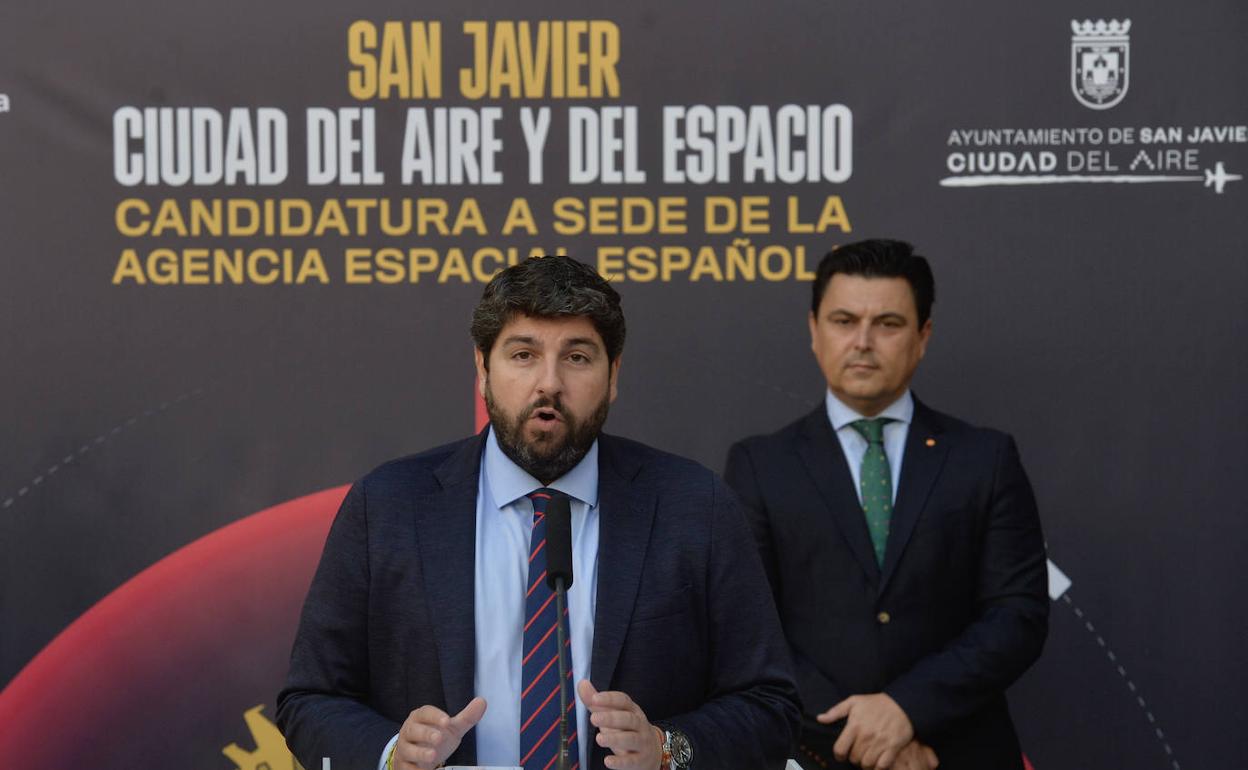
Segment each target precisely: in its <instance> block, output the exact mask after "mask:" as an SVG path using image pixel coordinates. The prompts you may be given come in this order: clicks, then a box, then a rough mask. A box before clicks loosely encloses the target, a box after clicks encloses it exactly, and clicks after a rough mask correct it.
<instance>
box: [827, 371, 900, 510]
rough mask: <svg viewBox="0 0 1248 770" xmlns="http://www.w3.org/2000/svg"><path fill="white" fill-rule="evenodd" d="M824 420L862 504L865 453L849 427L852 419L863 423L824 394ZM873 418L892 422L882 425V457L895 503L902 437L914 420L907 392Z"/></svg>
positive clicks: (863, 441)
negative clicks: (834, 437) (887, 471)
mask: <svg viewBox="0 0 1248 770" xmlns="http://www.w3.org/2000/svg"><path fill="white" fill-rule="evenodd" d="M827 408H828V421H829V422H830V423H832V430H834V431H836V437H837V439H839V440H840V442H841V449H842V451H844V452H845V459H846V460H847V461H848V462H849V472H850V474H851V475H853V477H854V491H855V492H857V494H858V502H859V503H861V502H862V479H861V476H862V456H863V455H865V454H866V453H867V440H866V439H865V438H863V437H862V434H860V433H859V432H858V431H856V430H854V429H853V427H851V426H850V423H852V422H854V421H855V420H867V419H870V418H868V417H864V416H862V415H861V414H858V412H856V411H854V410H853V409H851V408H850V407H848V406H846V405H845V404H844V402H842V401H841V400H840V399H838V398H837V397H836V396H834V395H832V391H828V396H827ZM876 417H888V418H890V419H891V420H892V422H887V423H884V454H885V455H886V456H887V457H888V469H889V471H890V472H891V473H892V476H893V502H894V503H896V502H897V485H898V483H899V482H900V481H901V458H902V456H903V455H905V452H906V436H907V435H908V434H909V433H910V421H911V420H913V419H914V397H913V396H911V395H910V391H909V390H907V391H906V392H905V393H902V394H901V398H898V399H897V400H896V401H894V402H893V403H891V404H889V405H888V406H887V407H886V408H885V409H884V411H882V412H880V413H879V414H877V415H876Z"/></svg>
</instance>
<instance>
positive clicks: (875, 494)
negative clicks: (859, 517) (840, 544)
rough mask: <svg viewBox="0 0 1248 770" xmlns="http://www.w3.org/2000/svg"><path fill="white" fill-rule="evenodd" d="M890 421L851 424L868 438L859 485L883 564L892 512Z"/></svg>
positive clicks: (882, 564) (876, 548) (878, 555)
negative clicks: (887, 432) (887, 444)
mask: <svg viewBox="0 0 1248 770" xmlns="http://www.w3.org/2000/svg"><path fill="white" fill-rule="evenodd" d="M888 422H892V420H891V419H889V418H887V417H876V418H875V419H873V420H855V421H854V422H851V423H850V424H849V426H850V427H851V428H853V429H854V430H856V431H858V435H860V436H862V437H863V438H864V439H866V440H867V451H866V452H865V453H864V454H863V455H862V468H861V470H860V471H859V474H858V487H859V489H860V490H861V491H862V511H863V513H865V514H866V515H867V530H868V531H869V532H870V533H871V545H872V546H873V547H874V548H875V561H876V563H878V564H879V565H880V566H881V567H882V566H884V546H885V545H887V543H888V520H889V518H891V517H892V514H893V472H892V469H890V468H889V467H888V455H887V454H885V452H884V424H885V423H888Z"/></svg>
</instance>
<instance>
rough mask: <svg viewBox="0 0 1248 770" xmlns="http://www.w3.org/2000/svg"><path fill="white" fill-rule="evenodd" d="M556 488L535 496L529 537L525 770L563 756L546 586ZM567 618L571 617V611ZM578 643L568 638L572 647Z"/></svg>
mask: <svg viewBox="0 0 1248 770" xmlns="http://www.w3.org/2000/svg"><path fill="white" fill-rule="evenodd" d="M552 493H553V490H550V489H544V488H543V489H539V490H537V491H535V492H533V493H531V494H529V499H530V500H532V501H533V534H532V536H531V537H530V539H529V585H528V588H527V594H526V595H525V600H524V663H523V665H522V667H521V686H522V687H523V688H524V689H523V690H522V691H521V693H520V764H521V765H523V766H524V770H551V768H553V767H555V763H556V761H557V760H558V758H559V708H560V698H559V655H558V650H559V641H558V638H559V632H558V631H557V630H556V623H555V619H556V617H557V613H556V610H555V604H556V602H555V592H554V591H552V590H550V588H549V587H548V586H547V585H546V503H547V502H549V500H550V497H551V494H552ZM564 617H565V618H566V617H567V612H566V610H565V612H564ZM571 644H572V640H571V639H570V638H569V639H568V647H569V648H570V647H571ZM571 653H572V651H571V649H569V650H568V652H567V656H568V679H567V681H565V682H564V683H563V686H564V687H566V688H568V711H569V713H570V715H571V716H569V725H568V726H569V728H570V729H569V733H570V734H569V735H568V758H569V761H570V762H571V764H570V767H571V768H572V770H578V768H579V766H580V762H579V760H578V758H579V754H578V750H577V744H576V699H575V697H574V695H573V693H572V692H571V690H572V682H571V680H572V654H571Z"/></svg>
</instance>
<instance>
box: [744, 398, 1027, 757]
mask: <svg viewBox="0 0 1248 770" xmlns="http://www.w3.org/2000/svg"><path fill="white" fill-rule="evenodd" d="M725 479H726V480H727V481H728V483H729V485H730V486H732V487H733V488H734V489H735V490H736V491H737V492H738V493H739V494H740V495H741V496H742V498H743V499H744V500H745V502H746V504H747V508H748V509H749V513H750V517H751V524H752V528H753V530H754V535H755V537H756V539H757V541H758V545H759V549H760V551H761V553H762V555H763V562H764V565H765V568H766V571H767V575H768V578H769V580H770V582H771V586H772V590H773V592H774V593H775V596H776V604H777V606H778V607H779V610H780V618H781V624H782V625H783V626H784V630H785V634H786V636H787V638H788V643H789V648H790V650H791V651H792V654H793V656H794V664H795V666H796V670H797V677H798V689H799V692H800V693H801V696H802V700H803V702H804V704H805V714H804V716H803V731H802V733H803V739H802V743H803V745H804V746H805V747H806V751H799V754H802V755H803V756H806V758H809V753H810V751H814V752H816V753H818V754H820V755H821V758H822V759H823V760H825V761H827V762H828V763H829V764H830V765H835V764H836V763H835V759H834V758H832V757H831V751H830V749H831V746H832V742H833V739H834V738H835V735H836V730H837V729H839V726H837V728H836V729H829V728H825V727H823V726H821V725H819V724H818V723H816V722H815V721H814V715H816V714H818V713H820V712H822V711H824V710H826V709H828V708H829V707H831V706H832V705H833V704H835V703H837V702H838V701H840V700H841V699H843V698H845V697H847V696H849V695H853V694H858V693H872V692H881V691H882V692H886V693H888V694H889V695H890V696H891V697H892V698H893V699H894V700H896V701H897V703H898V704H899V705H900V706H901V707H902V709H903V710H904V711H905V712H906V714H907V716H909V718H910V721H911V722H912V724H913V725H914V730H915V734H916V735H917V736H918V738H919V739H920V740H922V741H924V742H925V743H928V744H930V745H931V746H932V747H933V748H934V749H935V751H936V753H937V755H938V756H939V758H940V760H941V769H942V770H957V768H985V769H989V768H990V769H991V770H997V769H998V768H1009V767H1021V757H1020V751H1019V746H1018V739H1017V737H1016V735H1015V732H1014V727H1013V724H1012V722H1011V720H1010V716H1009V712H1008V710H1007V707H1006V701H1005V689H1006V687H1008V686H1009V685H1010V684H1011V683H1012V682H1013V681H1014V680H1015V679H1017V678H1018V677H1019V676H1020V675H1021V674H1022V673H1023V671H1025V670H1026V669H1027V667H1028V666H1030V665H1031V664H1032V662H1034V661H1035V659H1036V658H1037V657H1038V656H1039V654H1040V650H1041V647H1042V646H1043V643H1044V637H1045V634H1046V632H1047V624H1048V609H1049V599H1048V594H1047V572H1046V566H1045V551H1044V539H1043V536H1042V535H1041V531H1040V520H1039V516H1038V514H1037V511H1036V503H1035V497H1034V495H1033V494H1032V490H1031V485H1030V484H1029V482H1028V480H1027V476H1026V474H1025V473H1024V471H1023V467H1022V465H1021V464H1020V462H1019V458H1018V451H1017V449H1016V448H1015V446H1014V441H1013V439H1011V438H1010V437H1009V436H1007V435H1005V434H1003V433H1000V432H997V431H993V430H987V429H981V428H975V427H972V426H970V425H967V424H966V423H964V422H961V421H959V420H956V419H954V418H952V417H949V416H947V415H944V414H941V413H939V412H936V411H933V410H931V409H929V408H927V407H926V406H924V405H923V404H921V403H919V402H918V401H917V399H916V402H915V411H914V419H913V421H912V423H911V425H910V430H909V434H908V436H907V439H906V445H905V453H904V456H903V460H902V466H901V478H900V482H899V484H898V489H897V498H896V503H895V505H894V510H893V517H892V522H891V525H890V532H889V538H888V543H887V547H886V550H885V557H884V564H883V567H880V566H879V565H877V563H876V560H875V554H874V552H873V550H872V548H871V540H870V535H869V534H868V531H867V526H866V521H865V517H864V515H863V512H862V507H861V506H860V504H859V502H858V497H857V494H856V492H855V490H854V485H853V480H852V477H851V475H850V470H849V465H848V463H847V461H846V458H845V454H844V452H843V451H842V449H841V446H840V442H839V441H838V440H837V437H836V434H835V432H834V431H833V429H832V426H831V424H830V422H829V420H828V416H827V410H826V409H825V407H824V405H822V404H820V406H819V407H818V408H816V409H815V410H814V411H813V412H811V413H810V414H809V415H807V416H806V417H805V418H803V419H801V420H799V421H797V422H795V423H793V424H792V425H789V426H788V427H786V428H784V429H782V430H780V431H779V432H777V433H774V434H772V435H770V436H759V437H754V438H749V439H746V440H744V441H742V442H740V443H738V444H736V445H734V446H733V447H732V449H731V450H730V452H729V455H728V466H727V471H726V472H725Z"/></svg>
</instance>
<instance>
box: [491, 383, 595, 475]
mask: <svg viewBox="0 0 1248 770" xmlns="http://www.w3.org/2000/svg"><path fill="white" fill-rule="evenodd" d="M610 406H611V399H610V398H608V397H607V396H606V395H605V394H604V395H603V397H602V401H601V402H599V404H598V406H597V407H596V408H595V409H594V411H593V412H592V413H590V415H589V416H588V417H587V418H586V419H585V420H584V421H580V420H577V419H576V417H574V416H573V415H572V414H570V413H569V412H568V411H567V410H566V409H564V407H563V403H562V401H561V400H560V399H558V398H554V399H552V398H548V397H546V396H543V397H542V398H540V399H538V400H537V401H534V402H533V403H532V404H529V405H528V406H527V407H526V408H525V409H524V410H523V411H522V412H521V413H520V414H519V415H517V416H516V418H515V419H514V420H513V419H512V418H511V417H509V416H508V415H507V414H506V413H505V412H503V410H502V408H501V407H499V406H498V403H497V402H496V401H495V400H494V394H493V392H491V390H490V383H489V380H486V383H485V408H486V411H487V412H488V413H489V415H490V424H491V425H492V426H493V427H494V434H495V435H496V436H497V437H498V446H499V448H501V449H502V450H503V454H505V455H507V457H508V458H509V459H510V460H511V461H512V462H513V463H515V464H516V465H519V466H520V467H521V468H523V469H524V470H525V472H526V473H528V474H529V475H530V476H532V477H533V478H535V479H537V480H538V481H540V482H542V483H543V484H549V483H550V482H552V481H554V480H556V479H558V478H560V477H561V476H563V474H565V473H567V472H568V471H570V470H572V469H573V468H574V467H576V464H577V463H579V462H580V461H581V460H582V459H583V458H584V457H585V453H586V452H588V451H589V448H590V447H591V446H593V445H594V440H595V439H597V438H598V434H599V433H600V432H601V431H602V426H603V423H605V422H606V421H607V410H608V408H609V407H610ZM543 407H547V408H550V409H554V410H555V411H556V412H558V413H559V416H560V417H562V418H563V424H564V425H565V426H566V428H567V430H566V431H565V432H564V436H563V437H562V438H556V437H554V436H553V435H546V436H541V437H540V438H539V439H538V440H536V441H527V440H526V439H525V435H524V426H525V424H526V423H528V421H529V418H530V417H532V416H533V412H535V411H537V410H538V409H541V408H543Z"/></svg>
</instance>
